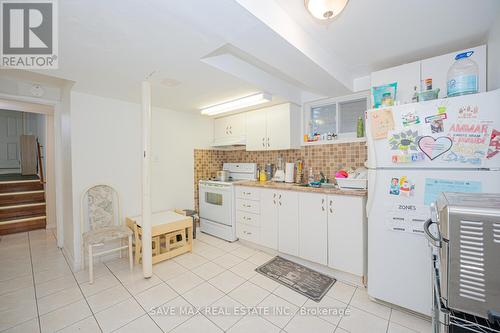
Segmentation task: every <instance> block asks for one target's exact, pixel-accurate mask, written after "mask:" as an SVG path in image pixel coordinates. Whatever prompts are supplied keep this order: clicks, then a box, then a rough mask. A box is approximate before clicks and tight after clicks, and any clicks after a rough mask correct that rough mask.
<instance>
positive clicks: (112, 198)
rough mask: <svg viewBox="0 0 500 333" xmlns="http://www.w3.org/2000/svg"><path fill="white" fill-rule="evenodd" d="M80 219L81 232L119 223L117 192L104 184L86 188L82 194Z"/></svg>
mask: <svg viewBox="0 0 500 333" xmlns="http://www.w3.org/2000/svg"><path fill="white" fill-rule="evenodd" d="M81 219H82V232H84V231H85V230H89V229H90V230H98V229H101V228H105V227H109V226H113V225H119V224H121V223H122V221H121V216H120V198H119V196H118V192H116V190H115V189H114V188H112V187H111V186H109V185H104V184H99V185H94V186H92V187H90V188H89V189H87V190H86V191H85V192H84V193H83V195H82V202H81Z"/></svg>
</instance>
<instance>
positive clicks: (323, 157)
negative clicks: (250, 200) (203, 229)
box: [194, 142, 367, 210]
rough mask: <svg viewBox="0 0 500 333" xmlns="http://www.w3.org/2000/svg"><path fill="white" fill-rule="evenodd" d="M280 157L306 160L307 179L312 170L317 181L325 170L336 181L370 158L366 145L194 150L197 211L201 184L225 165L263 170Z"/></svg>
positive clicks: (358, 143)
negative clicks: (253, 165)
mask: <svg viewBox="0 0 500 333" xmlns="http://www.w3.org/2000/svg"><path fill="white" fill-rule="evenodd" d="M279 156H281V157H283V163H287V162H296V161H297V160H299V159H300V160H302V161H304V176H305V177H304V179H306V177H307V176H308V172H309V168H311V167H312V168H313V172H314V175H315V177H316V178H317V179H319V172H320V171H323V173H324V174H325V176H326V177H327V178H329V179H333V177H334V175H335V172H336V171H337V170H338V169H341V168H343V169H346V168H347V169H348V168H351V167H353V168H357V167H360V166H363V164H364V162H365V161H366V158H367V150H366V144H365V142H352V143H339V144H325V145H316V146H306V147H302V148H300V149H291V150H273V151H245V150H241V149H238V150H216V149H195V150H194V189H195V193H194V197H195V205H196V207H195V209H196V210H198V181H199V180H200V179H207V178H210V177H215V175H216V173H217V171H218V170H221V169H222V163H224V162H233V163H234V162H255V163H257V165H258V167H259V169H260V168H263V167H264V165H265V164H266V163H272V164H275V165H276V163H277V160H278V157H279Z"/></svg>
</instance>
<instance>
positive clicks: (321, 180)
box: [319, 171, 328, 183]
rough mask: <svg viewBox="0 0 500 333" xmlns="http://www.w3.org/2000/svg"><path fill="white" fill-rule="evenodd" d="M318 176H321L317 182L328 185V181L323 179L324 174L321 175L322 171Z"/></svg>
mask: <svg viewBox="0 0 500 333" xmlns="http://www.w3.org/2000/svg"><path fill="white" fill-rule="evenodd" d="M319 175H320V176H321V178H320V180H319V182H320V183H328V179H327V178H326V177H325V174H324V173H323V171H320V172H319Z"/></svg>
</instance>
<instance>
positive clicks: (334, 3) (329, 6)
mask: <svg viewBox="0 0 500 333" xmlns="http://www.w3.org/2000/svg"><path fill="white" fill-rule="evenodd" d="M347 1H349V0H304V5H305V6H306V8H307V10H308V11H309V13H311V15H312V16H313V17H315V18H317V19H318V20H328V19H332V18H334V17H335V16H337V15H339V14H340V12H341V11H343V10H344V8H345V6H346V5H347Z"/></svg>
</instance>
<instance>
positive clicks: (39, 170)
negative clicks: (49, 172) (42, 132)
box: [36, 138, 45, 184]
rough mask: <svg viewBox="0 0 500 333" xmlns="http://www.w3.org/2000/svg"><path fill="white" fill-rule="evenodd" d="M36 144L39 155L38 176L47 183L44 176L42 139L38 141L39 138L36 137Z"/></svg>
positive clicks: (42, 181)
mask: <svg viewBox="0 0 500 333" xmlns="http://www.w3.org/2000/svg"><path fill="white" fill-rule="evenodd" d="M36 146H37V155H38V177H40V182H41V183H42V184H45V179H44V177H43V163H42V158H43V156H42V147H43V146H42V145H41V144H40V141H38V138H37V139H36Z"/></svg>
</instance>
